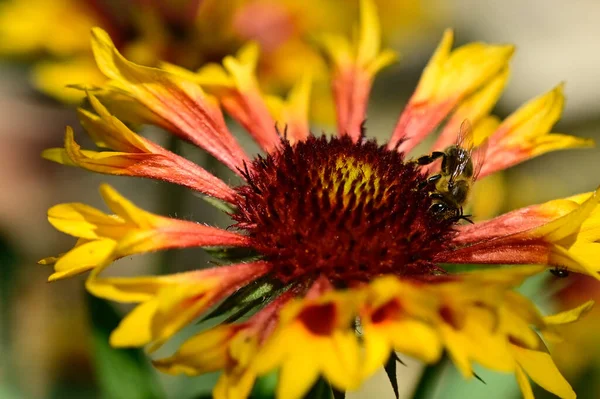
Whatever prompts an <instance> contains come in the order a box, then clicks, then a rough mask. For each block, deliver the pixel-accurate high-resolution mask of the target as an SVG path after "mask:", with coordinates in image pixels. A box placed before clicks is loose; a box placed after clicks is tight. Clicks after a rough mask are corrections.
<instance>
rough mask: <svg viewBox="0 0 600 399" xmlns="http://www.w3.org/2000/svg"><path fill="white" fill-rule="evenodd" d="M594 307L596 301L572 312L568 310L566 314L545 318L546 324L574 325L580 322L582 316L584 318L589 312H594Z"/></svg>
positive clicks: (561, 313)
mask: <svg viewBox="0 0 600 399" xmlns="http://www.w3.org/2000/svg"><path fill="white" fill-rule="evenodd" d="M593 306H594V301H587V302H586V303H584V304H582V305H579V306H578V307H576V308H574V309H570V310H566V311H564V312H560V313H557V314H554V315H551V316H545V317H544V322H545V323H546V324H548V325H560V324H568V323H573V322H575V321H577V320H579V319H580V318H581V317H582V316H584V315H585V314H586V313H587V312H589V311H590V310H592V307H593Z"/></svg>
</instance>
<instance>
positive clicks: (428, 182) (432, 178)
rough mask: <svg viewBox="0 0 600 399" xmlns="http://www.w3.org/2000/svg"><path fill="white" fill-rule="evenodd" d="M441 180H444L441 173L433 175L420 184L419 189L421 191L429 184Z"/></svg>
mask: <svg viewBox="0 0 600 399" xmlns="http://www.w3.org/2000/svg"><path fill="white" fill-rule="evenodd" d="M441 178H442V175H441V174H440V173H437V174H435V175H431V176H429V177H428V178H427V179H425V180H423V181H422V182H420V183H419V186H418V188H419V190H421V189H423V188H425V186H427V185H428V184H431V183H435V182H436V181H438V180H440V179H441Z"/></svg>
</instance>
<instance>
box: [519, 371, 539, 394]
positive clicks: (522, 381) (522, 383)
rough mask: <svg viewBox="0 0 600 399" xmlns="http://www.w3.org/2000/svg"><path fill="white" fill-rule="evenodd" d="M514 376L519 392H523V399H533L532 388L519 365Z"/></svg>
mask: <svg viewBox="0 0 600 399" xmlns="http://www.w3.org/2000/svg"><path fill="white" fill-rule="evenodd" d="M516 377H517V383H518V384H519V388H520V389H521V393H522V394H523V399H535V397H534V396H533V389H531V384H530V383H529V377H527V374H525V372H524V371H523V369H522V368H521V367H517V369H516Z"/></svg>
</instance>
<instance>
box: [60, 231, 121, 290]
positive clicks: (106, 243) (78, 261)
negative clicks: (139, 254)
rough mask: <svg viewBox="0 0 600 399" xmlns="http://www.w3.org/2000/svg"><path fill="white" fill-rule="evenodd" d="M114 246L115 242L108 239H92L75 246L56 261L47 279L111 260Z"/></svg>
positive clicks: (77, 271)
mask: <svg viewBox="0 0 600 399" xmlns="http://www.w3.org/2000/svg"><path fill="white" fill-rule="evenodd" d="M115 247H116V242H115V241H114V240H110V239H101V240H94V241H90V242H87V243H85V244H82V245H79V246H76V247H75V248H73V249H72V250H70V251H69V252H67V253H66V254H64V255H63V256H61V257H60V258H59V259H58V260H57V261H56V263H55V265H54V270H55V272H54V273H53V274H52V275H51V276H50V277H49V278H48V281H55V280H59V279H62V278H65V277H70V276H73V275H75V274H79V273H83V272H85V271H87V270H90V269H93V268H95V267H98V266H101V265H104V264H106V263H108V262H111V261H112V260H113V253H114V249H115Z"/></svg>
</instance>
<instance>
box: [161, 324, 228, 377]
mask: <svg viewBox="0 0 600 399" xmlns="http://www.w3.org/2000/svg"><path fill="white" fill-rule="evenodd" d="M235 331H236V330H235V329H234V328H232V327H231V326H229V325H221V326H217V327H215V328H211V329H209V330H207V331H205V332H202V333H200V334H197V335H195V336H193V337H192V338H190V339H188V340H187V341H185V342H184V343H183V345H181V347H180V348H179V350H177V353H175V354H174V355H173V356H170V357H168V358H164V359H159V360H154V361H153V362H152V363H153V364H154V366H155V367H156V368H158V369H159V370H160V371H162V372H163V373H168V374H180V373H184V374H187V375H190V376H192V375H198V374H202V373H207V372H210V371H216V370H219V369H223V368H225V366H226V365H227V356H228V355H227V350H228V345H229V342H230V340H231V338H232V335H233V333H234V332H235Z"/></svg>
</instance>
